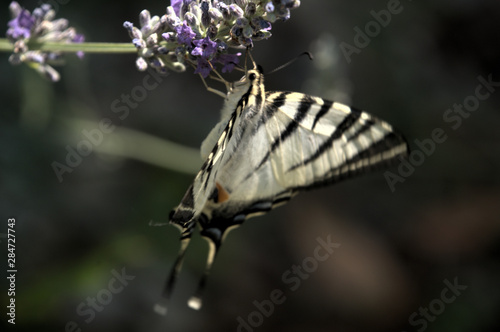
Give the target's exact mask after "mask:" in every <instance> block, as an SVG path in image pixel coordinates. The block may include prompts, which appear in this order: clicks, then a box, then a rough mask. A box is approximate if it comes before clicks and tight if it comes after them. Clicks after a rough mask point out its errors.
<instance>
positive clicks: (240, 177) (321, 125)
mask: <svg viewBox="0 0 500 332" xmlns="http://www.w3.org/2000/svg"><path fill="white" fill-rule="evenodd" d="M241 86H243V88H244V89H247V90H245V91H246V93H244V94H242V96H241V98H239V99H237V100H231V98H230V97H231V93H228V99H226V105H225V108H226V109H227V108H228V106H229V107H232V109H234V112H233V113H232V114H231V115H230V116H229V117H228V118H227V119H225V120H222V122H221V123H220V124H219V125H218V128H219V129H217V130H215V131H213V132H212V133H211V134H210V136H209V137H208V138H207V141H210V142H212V141H215V142H216V144H215V146H214V147H213V149H212V150H211V152H209V153H208V151H206V152H202V154H205V155H207V154H208V156H207V159H206V161H205V163H204V164H203V166H202V168H201V170H200V172H199V173H198V175H197V176H196V178H195V180H194V182H193V184H192V185H191V187H190V188H189V189H188V191H187V192H186V194H185V196H184V198H183V199H182V201H181V203H180V205H179V206H178V207H177V208H176V209H175V210H174V211H173V212H172V213H171V218H170V220H171V223H173V224H174V225H177V226H179V227H180V228H181V231H182V236H181V250H180V253H179V256H178V259H177V261H176V263H175V265H174V269H173V271H172V273H171V275H170V279H169V280H168V282H167V286H166V289H165V293H164V295H165V297H167V298H168V296H169V294H170V292H171V290H172V287H173V284H174V282H175V279H176V277H177V274H178V272H179V270H180V266H181V264H182V258H183V256H184V252H185V249H186V247H187V244H188V242H189V239H190V237H191V234H192V232H193V229H194V226H195V225H196V224H198V225H199V226H200V228H201V235H202V236H203V237H204V238H206V239H207V240H208V242H209V244H210V252H209V254H208V259H207V268H206V272H205V274H204V276H203V277H202V279H201V281H200V285H199V287H198V291H197V293H196V295H195V296H194V297H193V298H192V299H191V300H190V302H189V304H190V306H191V307H193V308H199V307H200V306H201V297H200V293H201V291H202V289H203V287H204V284H205V282H206V277H207V275H208V273H209V270H210V267H211V265H212V263H213V260H214V258H215V255H216V253H217V251H218V249H219V247H220V245H221V243H222V241H223V239H224V236H225V235H227V232H228V231H229V230H230V229H232V228H234V227H236V226H239V225H240V224H242V223H243V222H244V221H245V219H247V218H248V217H251V216H255V215H259V214H263V213H266V212H268V211H270V210H271V209H273V208H274V207H276V206H278V205H281V204H283V203H286V202H287V201H288V200H289V199H290V198H291V197H293V196H294V195H295V194H297V193H298V192H299V191H300V190H304V189H309V188H313V187H317V186H322V185H327V184H331V183H335V182H337V181H340V180H342V179H345V178H348V177H351V176H354V175H357V174H361V173H365V172H367V171H369V170H372V169H374V168H377V167H381V166H387V165H388V164H390V163H392V162H394V161H395V160H396V157H397V156H403V155H406V154H407V151H408V147H407V143H406V141H405V139H404V138H403V137H402V136H401V135H399V134H397V133H396V132H395V131H394V130H393V128H392V127H391V125H389V124H388V123H386V122H384V121H382V120H379V119H377V118H376V117H374V116H371V115H370V114H368V113H366V112H363V111H360V110H357V109H355V108H351V107H348V106H346V105H343V104H340V103H335V102H331V101H327V100H324V99H322V98H318V97H311V96H309V95H305V94H301V93H296V92H280V91H278V92H265V90H264V83H263V75H262V71H261V69H260V68H259V67H256V68H254V69H253V70H249V71H248V72H247V74H246V76H244V77H243V79H242V80H241V81H240V87H239V89H240V90H241ZM231 103H232V104H231ZM222 128H224V129H223V130H222ZM219 132H220V134H219ZM214 135H219V137H218V138H217V137H216V136H214ZM205 145H206V144H205Z"/></svg>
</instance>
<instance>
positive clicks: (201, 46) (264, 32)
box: [124, 0, 300, 77]
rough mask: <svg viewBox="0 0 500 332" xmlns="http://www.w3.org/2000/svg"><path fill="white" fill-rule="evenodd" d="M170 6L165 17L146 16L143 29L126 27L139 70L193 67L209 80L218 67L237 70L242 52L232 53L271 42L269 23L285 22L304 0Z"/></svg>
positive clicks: (175, 2) (221, 0)
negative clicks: (231, 49)
mask: <svg viewBox="0 0 500 332" xmlns="http://www.w3.org/2000/svg"><path fill="white" fill-rule="evenodd" d="M170 4H171V5H170V6H168V7H167V10H166V14H164V15H163V16H162V17H158V16H153V17H151V15H150V14H149V11H147V10H144V11H142V12H141V14H140V27H134V25H133V24H132V23H130V22H125V23H124V27H125V28H126V29H127V30H128V31H129V34H130V37H131V38H132V42H133V44H134V46H135V47H136V48H137V51H138V56H139V58H138V59H137V61H136V65H137V68H138V69H139V70H146V69H147V68H148V66H151V67H153V68H155V69H156V70H158V71H159V72H165V71H166V70H167V69H171V70H175V71H184V70H185V67H186V65H189V66H192V67H194V68H195V73H196V74H201V75H202V76H203V77H207V76H208V75H209V74H210V72H211V71H212V70H213V69H214V67H215V65H216V64H219V65H221V66H222V72H224V73H225V72H229V71H231V70H233V69H234V66H235V65H236V64H238V62H239V59H238V57H239V56H240V55H241V53H237V54H230V53H228V48H230V47H233V48H234V47H236V48H241V47H253V45H254V42H256V41H259V40H262V39H267V38H269V37H271V29H272V25H271V23H274V22H276V21H277V20H283V21H285V20H287V19H288V18H289V17H290V9H294V8H297V7H299V6H300V1H299V0H272V1H260V0H210V1H208V0H171V1H170ZM220 45H224V47H220Z"/></svg>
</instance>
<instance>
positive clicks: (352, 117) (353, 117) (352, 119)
mask: <svg viewBox="0 0 500 332" xmlns="http://www.w3.org/2000/svg"><path fill="white" fill-rule="evenodd" d="M361 113H363V112H361V111H360V110H357V109H353V108H351V113H349V114H347V116H346V117H345V118H344V120H342V122H341V123H340V124H339V125H338V126H337V129H336V130H335V131H334V132H333V134H332V135H331V136H330V137H329V138H328V139H327V140H326V141H325V142H323V144H321V145H320V147H319V148H318V149H317V150H316V151H315V152H314V153H313V154H312V155H311V156H310V157H309V158H307V159H306V160H303V161H302V162H300V163H298V164H296V165H293V166H292V167H291V168H290V169H289V171H293V170H294V169H296V168H298V167H301V166H305V165H307V164H309V163H311V162H313V161H315V160H316V159H318V158H319V157H321V156H322V155H323V154H324V153H325V152H326V151H328V150H329V149H330V148H331V147H332V145H333V142H335V141H336V140H338V139H339V138H340V137H342V135H343V134H344V133H345V132H346V131H347V130H349V129H350V128H351V127H352V126H353V125H354V124H355V123H356V122H357V121H358V119H359V117H360V116H361ZM366 129H368V128H366ZM366 129H365V130H366Z"/></svg>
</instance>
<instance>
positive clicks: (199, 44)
mask: <svg viewBox="0 0 500 332" xmlns="http://www.w3.org/2000/svg"><path fill="white" fill-rule="evenodd" d="M193 44H194V45H195V46H196V47H195V48H194V49H193V50H192V51H191V54H192V55H198V56H201V57H202V58H203V59H210V58H212V57H213V56H214V55H215V53H216V52H217V43H216V42H213V41H211V40H210V38H208V37H205V38H203V39H198V40H194V41H193Z"/></svg>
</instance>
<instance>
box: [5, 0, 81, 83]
mask: <svg viewBox="0 0 500 332" xmlns="http://www.w3.org/2000/svg"><path fill="white" fill-rule="evenodd" d="M9 9H10V13H11V16H12V20H10V21H9V23H8V27H9V28H8V30H7V38H8V39H9V41H10V42H11V43H12V44H14V53H13V54H12V55H11V56H10V57H9V62H10V63H11V64H14V65H17V64H21V63H23V62H24V63H27V64H29V65H30V66H31V67H33V68H35V69H36V70H37V71H38V72H39V73H41V74H42V75H43V76H44V77H46V78H48V79H49V80H51V81H53V82H55V81H58V80H59V78H60V76H59V73H58V72H57V71H56V70H55V69H54V68H52V66H51V65H55V64H61V63H62V53H61V52H42V51H30V50H29V48H28V43H29V42H38V43H44V42H63V43H82V42H83V41H84V39H85V38H84V36H83V35H82V34H77V33H76V31H75V29H74V28H72V27H68V25H69V24H68V20H66V19H63V18H61V19H54V17H55V12H54V10H52V9H51V7H50V5H47V4H44V5H41V7H39V8H35V10H33V13H30V12H29V10H27V9H23V8H21V6H20V5H19V4H18V3H17V2H15V1H13V2H11V3H10V6H9ZM77 55H78V56H79V57H80V58H82V57H83V52H78V53H77Z"/></svg>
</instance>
